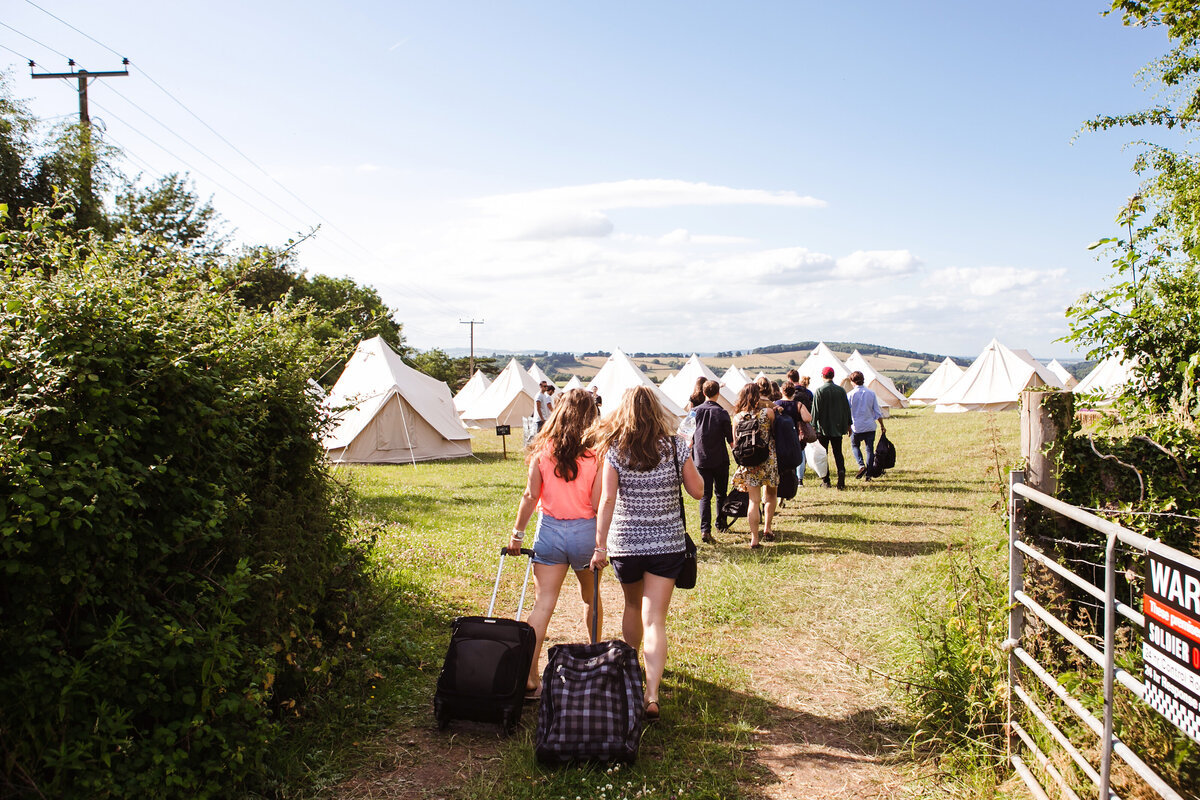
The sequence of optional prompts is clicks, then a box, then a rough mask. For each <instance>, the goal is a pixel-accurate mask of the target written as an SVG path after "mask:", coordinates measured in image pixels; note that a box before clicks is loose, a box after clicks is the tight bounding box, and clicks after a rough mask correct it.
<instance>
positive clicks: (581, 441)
mask: <svg viewBox="0 0 1200 800" xmlns="http://www.w3.org/2000/svg"><path fill="white" fill-rule="evenodd" d="M599 415H600V412H598V411H597V410H596V402H595V401H594V400H592V396H591V395H590V394H588V393H587V392H585V391H584V390H583V389H571V390H570V391H568V392H564V393H563V394H562V397H561V398H560V399H559V401H558V402H557V403H556V404H555V405H554V410H553V411H551V412H550V418H549V419H548V420H546V424H545V425H543V426H542V429H541V430H540V431H538V435H537V436H535V437H534V438H533V441H532V442H530V444H529V450H530V452H531V453H536V452H539V451H541V450H542V449H543V448H547V447H548V448H549V450H550V454H551V455H552V456H554V474H555V475H557V476H558V477H560V478H562V479H563V480H565V481H567V482H568V483H570V482H571V481H573V480H575V479H576V478H577V477H579V459H580V458H581V457H582V456H583V454H584V453H585V452H587V450H588V449H589V448H590V447H591V443H592V438H591V436H590V435H589V433H588V431H589V429H590V428H591V427H592V423H593V422H595V421H596V417H598V416H599Z"/></svg>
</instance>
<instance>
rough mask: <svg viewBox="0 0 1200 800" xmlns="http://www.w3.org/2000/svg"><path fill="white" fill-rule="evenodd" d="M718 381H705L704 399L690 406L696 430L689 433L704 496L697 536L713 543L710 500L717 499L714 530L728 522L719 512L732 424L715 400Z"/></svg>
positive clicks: (726, 487) (724, 492)
mask: <svg viewBox="0 0 1200 800" xmlns="http://www.w3.org/2000/svg"><path fill="white" fill-rule="evenodd" d="M720 393H721V384H719V383H717V382H716V381H712V380H710V381H705V383H704V402H703V403H701V404H700V405H698V406H696V408H694V409H693V413H695V415H696V431H695V433H694V434H693V435H692V459H693V460H694V461H695V463H696V470H697V471H698V472H699V473H700V477H701V478H703V479H704V495H703V496H702V497H701V498H700V538H701V539H702V540H703V541H705V542H708V543H709V544H715V543H716V541H717V540H716V537H714V536H713V532H712V500H713V495H714V494H715V495H716V499H717V530H719V531H723V530H725V529H726V528H727V527H728V525H727V524H726V521H725V514H724V513H723V512H722V511H721V509H722V507H723V506H724V504H725V496H726V495H727V494H728V492H729V450H728V448H727V447H726V444H730V445H732V444H733V423H732V421H730V419H729V412H728V411H726V410H725V409H723V408H721V405H720V404H719V403H717V395H719V394H720Z"/></svg>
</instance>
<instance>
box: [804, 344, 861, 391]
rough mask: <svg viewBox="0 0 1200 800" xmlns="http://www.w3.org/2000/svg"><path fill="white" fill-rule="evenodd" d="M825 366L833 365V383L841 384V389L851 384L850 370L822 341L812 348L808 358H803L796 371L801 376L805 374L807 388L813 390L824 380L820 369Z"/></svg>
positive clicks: (847, 387)
mask: <svg viewBox="0 0 1200 800" xmlns="http://www.w3.org/2000/svg"><path fill="white" fill-rule="evenodd" d="M826 367H833V382H834V383H836V384H839V385H841V387H842V388H843V389H849V388H850V387H851V386H853V384H851V383H850V370H848V369H846V365H845V364H843V363H842V360H841V359H840V358H838V357H837V355H836V354H835V353H834V352H833V351H832V350H830V349H829V347H828V345H826V344H825V343H824V342H819V343H818V344H817V346H816V347H814V348H813V349H812V352H811V353H809V354H808V358H806V359H804V363H803V364H801V365H800V366H799V367H797V368H796V371H797V372H799V373H800V377H801V378H803V377H804V376H806V375H807V376H808V380H809V384H810V385H809V388H810V389H813V390H815V389H816V387H818V386H820V385H821V383H822V382H823V381H824V380H825V379H824V378H823V377H821V370H823V369H825V368H826Z"/></svg>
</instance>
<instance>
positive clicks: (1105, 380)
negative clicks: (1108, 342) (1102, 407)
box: [1072, 355, 1134, 399]
mask: <svg viewBox="0 0 1200 800" xmlns="http://www.w3.org/2000/svg"><path fill="white" fill-rule="evenodd" d="M1133 363H1134V362H1133V361H1132V360H1125V359H1123V358H1121V357H1120V356H1115V355H1114V356H1109V357H1108V358H1106V359H1104V360H1103V361H1101V362H1100V363H1099V364H1097V365H1096V366H1094V367H1092V371H1091V372H1089V373H1088V374H1087V375H1084V376H1083V380H1081V381H1080V382H1079V385H1078V386H1076V387H1075V388H1074V389H1073V390H1072V391H1074V392H1075V394H1077V395H1081V396H1082V395H1096V394H1098V395H1100V396H1102V397H1103V398H1104V399H1112V398H1114V397H1116V396H1117V393H1118V391H1119V390H1120V388H1121V387H1122V386H1124V385H1125V384H1126V383H1129V379H1130V378H1131V377H1132V374H1131V373H1132V370H1133Z"/></svg>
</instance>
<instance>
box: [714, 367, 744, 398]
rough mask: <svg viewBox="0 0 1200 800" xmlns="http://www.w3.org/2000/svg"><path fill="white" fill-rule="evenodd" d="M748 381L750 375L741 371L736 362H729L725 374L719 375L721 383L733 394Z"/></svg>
mask: <svg viewBox="0 0 1200 800" xmlns="http://www.w3.org/2000/svg"><path fill="white" fill-rule="evenodd" d="M750 382H751V381H750V376H749V375H747V374H746V373H745V372H743V371H742V368H741V367H739V366H738V365H737V364H731V365H730V366H729V369H727V370H725V374H724V375H722V376H721V385H722V386H724V387H725V388H726V389H729V390H730V391H731V392H733V393H734V395H736V394H737V393H738V392H740V391H741V389H742V387H743V386H745V385H746V384H747V383H750Z"/></svg>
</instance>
